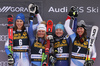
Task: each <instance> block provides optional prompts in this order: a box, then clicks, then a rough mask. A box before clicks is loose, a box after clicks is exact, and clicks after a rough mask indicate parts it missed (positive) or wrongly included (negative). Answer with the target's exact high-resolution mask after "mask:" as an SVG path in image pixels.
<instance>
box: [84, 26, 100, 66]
mask: <svg viewBox="0 0 100 66" xmlns="http://www.w3.org/2000/svg"><path fill="white" fill-rule="evenodd" d="M98 30H99V28H98V26H92V29H91V34H90V41H89V45H88V53H87V57H86V61H88V60H90V57H91V53H92V47H93V45H94V43H95V40H96V37H97V33H98ZM85 66H87V65H85ZM90 66H91V65H90Z"/></svg>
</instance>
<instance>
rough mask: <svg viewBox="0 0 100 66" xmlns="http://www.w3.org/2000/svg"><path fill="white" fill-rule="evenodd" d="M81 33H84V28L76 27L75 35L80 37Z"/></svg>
mask: <svg viewBox="0 0 100 66" xmlns="http://www.w3.org/2000/svg"><path fill="white" fill-rule="evenodd" d="M83 33H84V28H83V27H78V28H77V34H78V35H80V36H82V35H83Z"/></svg>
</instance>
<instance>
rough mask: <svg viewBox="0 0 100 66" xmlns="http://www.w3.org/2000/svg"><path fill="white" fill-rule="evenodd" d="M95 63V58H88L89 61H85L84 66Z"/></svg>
mask: <svg viewBox="0 0 100 66" xmlns="http://www.w3.org/2000/svg"><path fill="white" fill-rule="evenodd" d="M93 63H94V60H93V59H91V60H87V61H85V63H84V66H92V65H93Z"/></svg>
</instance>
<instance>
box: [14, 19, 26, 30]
mask: <svg viewBox="0 0 100 66" xmlns="http://www.w3.org/2000/svg"><path fill="white" fill-rule="evenodd" d="M23 24H24V22H23V21H22V20H21V19H17V20H16V26H17V29H18V30H21V28H22V26H23Z"/></svg>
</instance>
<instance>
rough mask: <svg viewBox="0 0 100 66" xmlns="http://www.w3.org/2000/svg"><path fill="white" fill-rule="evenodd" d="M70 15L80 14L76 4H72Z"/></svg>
mask: <svg viewBox="0 0 100 66" xmlns="http://www.w3.org/2000/svg"><path fill="white" fill-rule="evenodd" d="M68 15H69V16H72V17H77V16H78V10H77V8H76V7H75V6H72V7H71V9H70V11H69V13H68Z"/></svg>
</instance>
